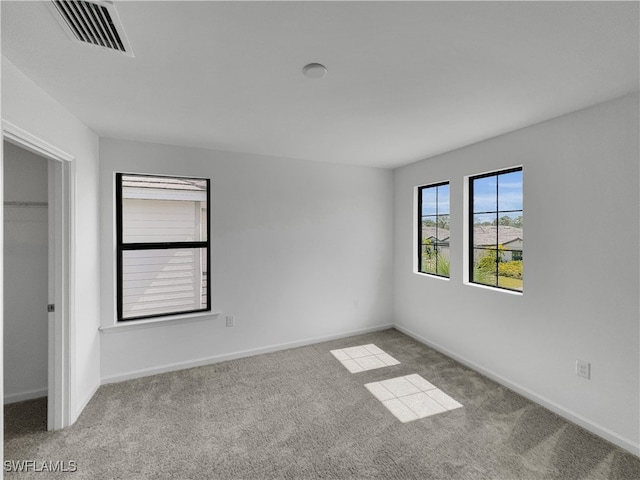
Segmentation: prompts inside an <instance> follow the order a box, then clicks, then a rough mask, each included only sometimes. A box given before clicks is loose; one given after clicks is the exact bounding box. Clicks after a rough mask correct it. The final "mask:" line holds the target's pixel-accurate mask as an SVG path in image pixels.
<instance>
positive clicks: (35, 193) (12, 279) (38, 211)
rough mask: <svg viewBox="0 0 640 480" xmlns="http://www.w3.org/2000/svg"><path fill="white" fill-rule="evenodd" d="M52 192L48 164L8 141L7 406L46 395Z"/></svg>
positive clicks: (5, 302)
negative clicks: (49, 192) (17, 203)
mask: <svg viewBox="0 0 640 480" xmlns="http://www.w3.org/2000/svg"><path fill="white" fill-rule="evenodd" d="M47 190H48V176H47V160H46V159H44V158H42V157H39V156H37V155H35V154H33V153H31V152H28V151H27V150H24V149H21V148H18V147H16V146H14V145H11V144H10V143H7V142H5V145H4V200H5V202H14V204H11V203H10V204H9V205H7V204H6V203H5V207H4V252H3V254H4V279H5V282H4V339H5V342H6V343H5V345H4V347H5V348H4V368H5V372H4V373H5V375H4V395H5V396H4V401H5V403H9V402H12V401H19V400H26V399H29V398H38V397H41V396H45V395H46V394H47V365H48V356H47V350H48V344H47V341H48V335H47V332H48V314H47V296H48V277H47V275H48V268H47V267H48V252H47V248H48V208H47V206H46V204H47V201H48V196H47ZM15 202H19V205H15ZM24 203H28V204H29V206H24V205H22V204H24ZM42 204H44V206H41V205H42Z"/></svg>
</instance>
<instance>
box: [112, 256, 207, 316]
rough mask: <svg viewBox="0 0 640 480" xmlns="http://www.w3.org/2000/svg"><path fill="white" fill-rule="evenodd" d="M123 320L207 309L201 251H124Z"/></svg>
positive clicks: (204, 272)
mask: <svg viewBox="0 0 640 480" xmlns="http://www.w3.org/2000/svg"><path fill="white" fill-rule="evenodd" d="M122 253H123V259H122V263H123V265H122V313H123V315H122V316H123V318H133V317H140V316H147V315H161V314H167V313H176V312H186V311H193V310H204V309H206V308H207V298H206V281H207V271H206V265H207V259H206V249H204V248H177V249H158V250H125V251H123V252H122Z"/></svg>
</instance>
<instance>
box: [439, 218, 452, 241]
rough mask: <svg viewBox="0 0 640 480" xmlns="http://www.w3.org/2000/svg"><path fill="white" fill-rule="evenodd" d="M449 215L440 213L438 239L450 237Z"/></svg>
mask: <svg viewBox="0 0 640 480" xmlns="http://www.w3.org/2000/svg"><path fill="white" fill-rule="evenodd" d="M449 218H450V217H449V215H438V217H437V219H436V223H437V225H438V240H443V239H445V238H449V228H450V222H449Z"/></svg>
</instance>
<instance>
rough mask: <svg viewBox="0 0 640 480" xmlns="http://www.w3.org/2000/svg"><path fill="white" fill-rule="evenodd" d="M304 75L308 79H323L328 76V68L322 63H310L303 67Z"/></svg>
mask: <svg viewBox="0 0 640 480" xmlns="http://www.w3.org/2000/svg"><path fill="white" fill-rule="evenodd" d="M302 73H304V75H305V77H308V78H322V77H324V76H325V75H326V74H327V67H325V66H324V65H322V64H321V63H309V64H307V65H305V66H304V67H302Z"/></svg>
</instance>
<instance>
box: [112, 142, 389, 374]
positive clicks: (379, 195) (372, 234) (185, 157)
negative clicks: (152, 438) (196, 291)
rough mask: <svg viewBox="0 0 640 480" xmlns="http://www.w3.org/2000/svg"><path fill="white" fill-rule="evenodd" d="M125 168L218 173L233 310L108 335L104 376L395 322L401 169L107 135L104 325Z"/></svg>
mask: <svg viewBox="0 0 640 480" xmlns="http://www.w3.org/2000/svg"><path fill="white" fill-rule="evenodd" d="M118 171H122V172H133V173H135V172H141V173H156V174H176V175H191V176H196V177H209V178H211V185H212V186H211V203H212V205H211V208H210V211H211V222H212V227H211V232H212V251H211V258H212V260H211V274H210V278H211V289H212V305H213V310H214V311H220V312H222V314H221V315H220V317H219V318H218V319H213V320H212V319H206V320H203V321H199V322H192V323H183V324H177V325H166V326H161V327H155V328H146V329H138V330H127V329H125V330H123V331H121V332H117V333H103V335H102V377H103V380H104V381H114V380H118V379H122V378H127V377H131V376H136V375H140V374H144V373H152V372H157V371H162V370H163V369H170V368H175V367H176V366H186V365H193V364H197V363H198V362H199V361H203V362H206V361H210V360H213V359H215V358H218V359H220V358H229V357H230V356H233V355H239V354H242V353H243V352H244V353H249V352H258V351H264V349H265V348H268V347H270V346H277V345H280V346H282V345H283V344H292V343H293V344H295V343H297V342H305V341H310V340H313V339H322V338H327V337H331V336H337V335H345V334H347V333H350V332H357V331H363V330H366V329H372V328H379V327H381V326H383V325H388V324H390V323H391V322H392V300H393V298H392V291H393V288H392V285H393V284H392V282H393V278H392V276H393V271H392V260H393V251H392V232H391V227H392V210H393V209H392V202H393V194H392V189H393V174H392V172H391V171H389V170H381V169H373V168H362V167H351V166H342V165H336V164H329V163H320V162H305V161H300V160H288V159H283V158H275V157H261V156H255V155H242V154H236V153H227V152H219V151H212V150H203V149H195V148H184V147H171V146H164V145H157V144H148V143H136V142H128V141H121V140H112V139H101V140H100V182H101V184H100V188H101V221H102V238H103V239H104V240H105V241H104V242H103V245H102V263H101V272H102V286H103V288H102V312H103V314H102V323H103V326H109V325H113V324H114V322H115V314H114V311H115V291H114V285H115V280H114V270H115V264H114V258H115V255H114V252H115V240H114V210H113V205H114V172H118ZM354 301H356V302H357V307H358V308H354ZM226 315H234V316H235V319H236V326H235V327H233V328H226V327H225V326H224V323H225V318H224V317H225V316H226Z"/></svg>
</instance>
